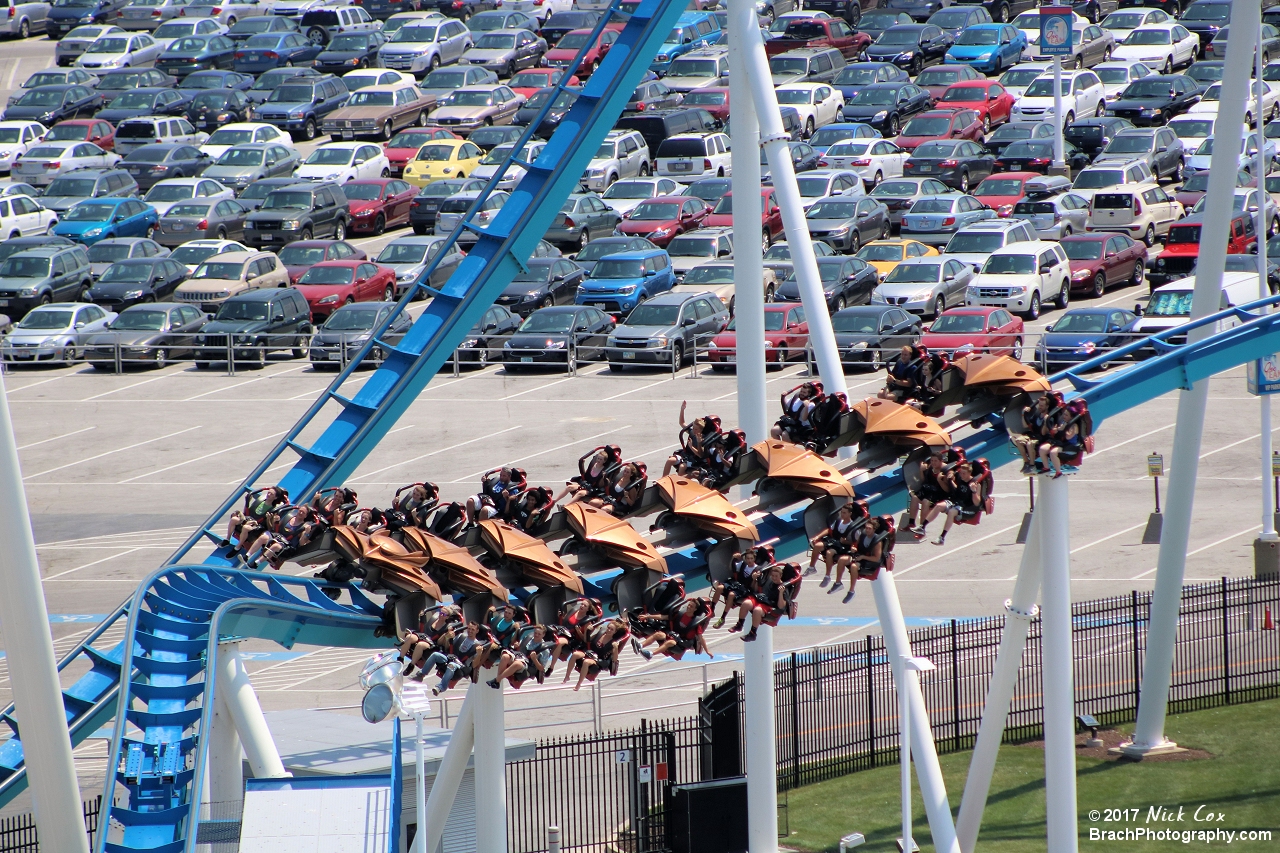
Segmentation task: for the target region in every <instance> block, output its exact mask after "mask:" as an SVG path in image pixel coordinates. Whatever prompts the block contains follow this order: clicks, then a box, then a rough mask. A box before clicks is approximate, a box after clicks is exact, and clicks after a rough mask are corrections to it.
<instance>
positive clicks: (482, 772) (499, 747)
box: [467, 667, 507, 853]
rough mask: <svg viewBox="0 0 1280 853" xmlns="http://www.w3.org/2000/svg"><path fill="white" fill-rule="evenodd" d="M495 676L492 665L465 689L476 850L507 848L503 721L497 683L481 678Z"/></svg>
mask: <svg viewBox="0 0 1280 853" xmlns="http://www.w3.org/2000/svg"><path fill="white" fill-rule="evenodd" d="M497 677H498V670H497V668H496V667H490V668H489V669H486V670H484V671H482V672H481V673H480V679H479V683H478V684H473V685H472V686H471V687H470V688H469V689H468V690H467V702H468V703H470V704H474V705H475V712H474V713H475V746H474V749H475V766H476V803H478V804H480V806H479V807H477V809H476V853H506V851H507V764H506V750H507V735H506V726H505V724H504V722H503V702H502V689H501V687H500V688H499V689H497V690H494V689H493V688H492V687H489V686H488V685H487V684H485V683H484V682H486V681H489V680H491V679H494V678H497Z"/></svg>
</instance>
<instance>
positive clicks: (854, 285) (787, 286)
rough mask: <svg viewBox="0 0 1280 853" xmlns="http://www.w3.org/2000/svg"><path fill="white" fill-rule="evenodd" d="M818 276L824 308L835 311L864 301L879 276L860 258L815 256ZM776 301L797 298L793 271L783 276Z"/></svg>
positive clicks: (869, 297)
mask: <svg viewBox="0 0 1280 853" xmlns="http://www.w3.org/2000/svg"><path fill="white" fill-rule="evenodd" d="M818 276H819V278H820V279H821V281H822V293H823V297H824V300H825V302H826V303H827V310H828V311H831V312H832V313H835V312H836V311H839V310H840V309H842V308H845V307H847V306H849V305H865V304H867V303H869V302H870V301H871V292H872V291H873V290H875V287H876V283H877V282H878V281H879V276H878V275H877V273H876V269H875V267H873V266H871V265H870V264H868V263H867V262H866V261H864V260H862V259H861V258H855V257H847V256H840V255H837V256H834V257H822V256H819V257H818ZM774 299H775V300H776V301H778V302H799V301H800V283H799V281H797V279H796V277H795V272H794V270H792V272H791V274H790V275H789V276H788V277H787V278H784V279H783V280H782V282H781V284H779V285H778V290H777V292H776V293H775V294H774Z"/></svg>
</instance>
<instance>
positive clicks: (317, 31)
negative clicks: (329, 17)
mask: <svg viewBox="0 0 1280 853" xmlns="http://www.w3.org/2000/svg"><path fill="white" fill-rule="evenodd" d="M327 35H328V33H326V32H325V30H324V27H312V28H311V29H309V30H307V41H309V42H311V43H312V44H324V43H325V36H327Z"/></svg>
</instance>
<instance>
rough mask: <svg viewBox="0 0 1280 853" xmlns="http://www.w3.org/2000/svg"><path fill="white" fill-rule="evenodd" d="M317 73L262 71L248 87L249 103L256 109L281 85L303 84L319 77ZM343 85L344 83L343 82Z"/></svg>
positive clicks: (299, 69)
mask: <svg viewBox="0 0 1280 853" xmlns="http://www.w3.org/2000/svg"><path fill="white" fill-rule="evenodd" d="M320 76H321V74H320V72H319V71H316V70H315V69H314V68H273V69H271V70H270V71H264V72H262V73H261V74H259V75H258V76H257V78H256V79H255V80H254V81H253V85H252V86H250V87H249V90H248V93H247V94H248V96H249V102H250V103H251V104H253V105H254V108H255V109H256V108H257V107H258V106H259V105H261V104H263V103H265V102H266V100H267V98H269V97H271V94H272V93H273V92H274V91H275V90H276V89H278V88H280V86H281V85H283V84H285V83H289V82H305V81H306V79H313V78H316V77H320ZM343 83H344V84H345V83H346V81H345V80H344V81H343Z"/></svg>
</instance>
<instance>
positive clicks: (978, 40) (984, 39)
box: [956, 28, 1000, 44]
mask: <svg viewBox="0 0 1280 853" xmlns="http://www.w3.org/2000/svg"><path fill="white" fill-rule="evenodd" d="M999 43H1000V32H999V31H998V30H988V29H973V28H970V29H967V30H965V31H964V32H962V33H960V36H959V38H957V39H956V44H999Z"/></svg>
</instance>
